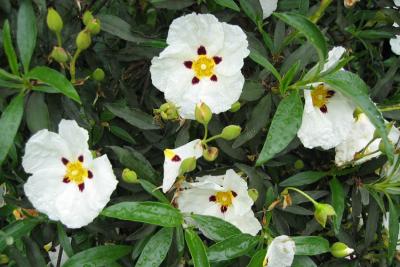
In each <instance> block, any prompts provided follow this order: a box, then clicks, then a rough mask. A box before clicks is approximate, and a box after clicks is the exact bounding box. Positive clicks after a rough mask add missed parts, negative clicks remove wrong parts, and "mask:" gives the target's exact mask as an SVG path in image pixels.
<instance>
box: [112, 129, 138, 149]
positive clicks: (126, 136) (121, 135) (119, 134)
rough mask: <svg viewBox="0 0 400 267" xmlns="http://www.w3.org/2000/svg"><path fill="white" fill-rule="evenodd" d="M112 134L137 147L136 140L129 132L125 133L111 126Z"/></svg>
mask: <svg viewBox="0 0 400 267" xmlns="http://www.w3.org/2000/svg"><path fill="white" fill-rule="evenodd" d="M110 132H111V133H112V134H113V135H115V136H117V137H118V138H120V139H122V140H124V141H126V142H129V143H131V144H132V145H136V144H137V142H136V141H135V139H133V137H132V136H131V135H130V133H128V132H127V131H125V130H124V129H122V128H120V127H118V126H115V125H110Z"/></svg>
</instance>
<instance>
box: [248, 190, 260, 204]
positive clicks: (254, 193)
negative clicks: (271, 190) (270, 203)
mask: <svg viewBox="0 0 400 267" xmlns="http://www.w3.org/2000/svg"><path fill="white" fill-rule="evenodd" d="M247 194H249V197H250V198H251V199H252V200H253V202H256V201H257V199H258V191H257V189H255V188H250V189H249V190H247Z"/></svg>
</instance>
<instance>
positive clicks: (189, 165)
mask: <svg viewBox="0 0 400 267" xmlns="http://www.w3.org/2000/svg"><path fill="white" fill-rule="evenodd" d="M194 169H196V158H195V157H191V158H187V159H185V160H184V161H182V164H181V166H180V168H179V175H183V174H184V173H187V172H191V171H193V170H194Z"/></svg>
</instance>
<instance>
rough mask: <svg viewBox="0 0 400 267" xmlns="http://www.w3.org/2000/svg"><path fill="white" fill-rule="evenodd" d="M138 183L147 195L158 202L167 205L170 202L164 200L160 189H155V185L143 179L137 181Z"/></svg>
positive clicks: (166, 199)
mask: <svg viewBox="0 0 400 267" xmlns="http://www.w3.org/2000/svg"><path fill="white" fill-rule="evenodd" d="M139 183H140V184H141V186H142V187H143V189H144V190H146V192H147V193H149V194H150V195H152V196H153V197H155V198H157V199H158V200H159V201H160V202H163V203H166V204H169V202H170V201H169V200H168V198H166V197H165V195H164V194H163V193H162V192H161V191H160V189H159V188H157V187H156V186H155V185H153V184H152V183H150V182H149V181H146V180H143V179H139Z"/></svg>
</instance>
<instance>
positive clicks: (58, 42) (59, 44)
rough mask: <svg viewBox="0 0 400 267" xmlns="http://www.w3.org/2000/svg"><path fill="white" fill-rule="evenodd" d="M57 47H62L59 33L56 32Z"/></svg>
mask: <svg viewBox="0 0 400 267" xmlns="http://www.w3.org/2000/svg"><path fill="white" fill-rule="evenodd" d="M56 36H57V44H58V47H62V39H61V33H59V32H56Z"/></svg>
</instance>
